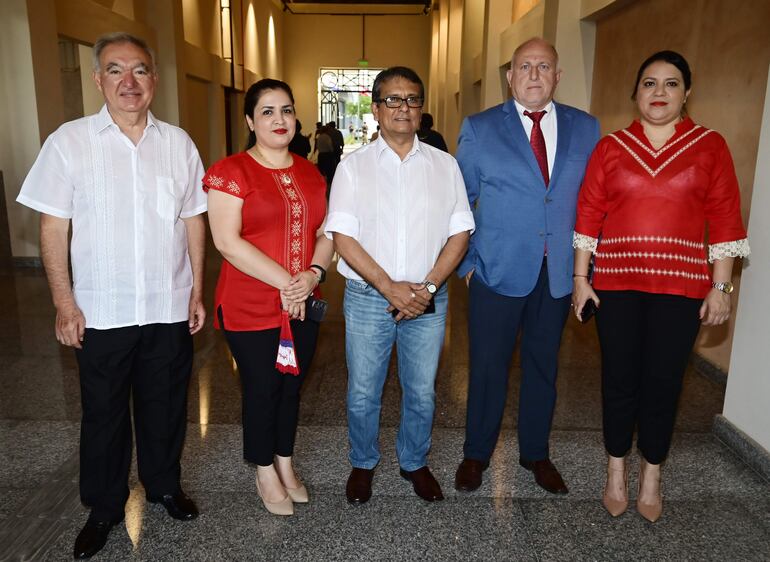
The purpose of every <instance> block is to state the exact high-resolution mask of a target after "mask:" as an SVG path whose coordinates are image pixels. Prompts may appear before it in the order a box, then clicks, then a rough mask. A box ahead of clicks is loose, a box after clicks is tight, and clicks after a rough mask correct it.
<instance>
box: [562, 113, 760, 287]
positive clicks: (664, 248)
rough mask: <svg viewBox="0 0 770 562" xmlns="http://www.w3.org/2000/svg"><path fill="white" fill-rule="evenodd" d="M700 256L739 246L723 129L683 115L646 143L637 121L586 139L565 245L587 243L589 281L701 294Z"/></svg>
mask: <svg viewBox="0 0 770 562" xmlns="http://www.w3.org/2000/svg"><path fill="white" fill-rule="evenodd" d="M706 225H708V240H709V247H708V250H709V251H708V261H714V260H715V259H722V258H725V257H739V256H746V255H748V253H749V246H748V240H747V239H746V230H745V229H744V227H743V222H742V220H741V204H740V191H739V188H738V180H737V179H736V177H735V168H734V167H733V161H732V158H731V157H730V152H729V150H728V148H727V143H726V142H725V140H724V138H722V136H721V135H720V134H719V133H717V132H716V131H712V130H710V129H706V128H704V127H701V126H700V125H697V124H695V123H694V122H693V121H692V120H691V119H689V118H687V119H685V120H683V121H682V122H681V123H679V124H678V125H677V126H676V132H675V133H674V135H673V136H672V137H671V139H669V141H668V142H667V143H666V145H665V146H663V147H662V148H660V149H659V150H655V149H654V148H653V147H652V145H651V144H650V142H649V140H647V137H646V136H645V135H644V130H643V128H642V125H641V123H640V122H639V121H634V122H633V123H632V124H631V125H630V126H629V127H628V128H626V129H623V130H620V131H617V132H615V133H612V134H610V135H607V136H606V137H604V138H603V139H602V140H601V141H599V143H598V144H597V145H596V149H595V150H594V153H593V155H592V156H591V159H590V160H589V163H588V168H587V169H586V175H585V179H584V180H583V185H582V187H581V189H580V195H579V198H578V207H577V220H576V223H575V239H574V246H575V247H576V248H579V249H582V250H588V251H592V252H595V256H594V278H593V282H592V284H593V286H594V288H596V289H604V290H636V291H645V292H650V293H666V294H673V295H683V296H686V297H691V298H698V299H701V298H704V297H705V296H706V294H708V292H709V290H710V289H711V276H710V274H709V269H708V263H707V254H706V245H705V244H704V240H705V233H706Z"/></svg>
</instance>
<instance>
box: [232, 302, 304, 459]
mask: <svg viewBox="0 0 770 562" xmlns="http://www.w3.org/2000/svg"><path fill="white" fill-rule="evenodd" d="M220 314H221V309H220ZM219 318H220V322H221V323H222V324H221V325H223V326H224V325H225V324H224V323H223V322H222V320H223V317H222V316H221V315H220V317H219ZM224 320H226V319H224ZM318 327H319V325H318V323H317V322H313V321H312V320H308V319H305V320H304V321H299V320H292V322H291V331H292V335H293V336H294V350H295V352H296V354H297V363H298V365H299V375H296V376H295V375H292V374H290V373H281V372H280V371H279V370H278V369H276V368H275V359H276V355H277V354H278V340H279V338H280V334H281V330H280V328H272V329H268V330H256V331H248V332H234V331H229V330H227V329H225V330H224V333H225V339H227V345H228V346H229V347H230V351H231V352H232V354H233V357H234V358H235V361H236V363H237V364H238V372H239V373H240V376H241V388H242V406H241V407H242V420H243V458H244V459H245V460H246V461H248V462H251V463H255V464H258V465H260V466H269V465H271V464H273V456H274V455H280V456H282V457H290V456H292V454H293V453H294V439H295V437H296V434H297V421H298V418H299V392H300V388H301V387H302V382H303V381H304V380H305V377H306V376H307V371H308V369H309V368H310V362H311V360H312V359H313V353H315V345H316V340H317V339H318Z"/></svg>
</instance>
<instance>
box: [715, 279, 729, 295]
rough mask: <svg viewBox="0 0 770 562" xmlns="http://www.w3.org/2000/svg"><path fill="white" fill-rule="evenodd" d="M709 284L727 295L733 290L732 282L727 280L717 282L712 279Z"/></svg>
mask: <svg viewBox="0 0 770 562" xmlns="http://www.w3.org/2000/svg"><path fill="white" fill-rule="evenodd" d="M711 286H712V287H713V288H714V289H716V290H717V291H722V292H723V293H725V294H728V295H729V294H730V293H732V292H733V289H734V287H733V284H732V283H730V282H729V281H722V282H720V283H717V282H716V281H714V282H713V283H712V284H711Z"/></svg>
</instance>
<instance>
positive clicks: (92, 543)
mask: <svg viewBox="0 0 770 562" xmlns="http://www.w3.org/2000/svg"><path fill="white" fill-rule="evenodd" d="M118 523H120V521H96V520H95V519H89V520H88V521H86V524H85V526H84V527H83V528H82V529H81V530H80V533H78V538H76V539H75V549H74V551H73V555H74V556H75V559H76V560H84V559H86V558H91V557H92V556H93V555H94V554H96V553H97V552H99V551H100V550H101V549H102V548H104V545H105V544H107V537H108V536H109V535H110V531H111V530H112V528H113V527H114V526H115V525H117V524H118Z"/></svg>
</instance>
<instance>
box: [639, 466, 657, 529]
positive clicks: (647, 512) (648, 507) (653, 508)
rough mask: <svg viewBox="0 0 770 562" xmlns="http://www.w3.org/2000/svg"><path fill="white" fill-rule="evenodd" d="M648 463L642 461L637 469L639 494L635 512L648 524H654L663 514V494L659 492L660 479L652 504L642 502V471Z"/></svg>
mask: <svg viewBox="0 0 770 562" xmlns="http://www.w3.org/2000/svg"><path fill="white" fill-rule="evenodd" d="M648 464H649V463H648V462H647V461H646V460H644V459H642V462H641V465H640V469H639V492H638V493H637V497H636V511H638V512H639V515H641V516H642V517H644V518H645V519H646V520H647V521H649V522H650V523H655V522H656V521H657V520H658V519H660V516H661V515H662V514H663V494H661V492H660V479H658V495H657V498H656V499H655V501H654V502H652V503H644V502H642V483H643V482H644V472H645V471H644V469H645V467H646V466H647V465H648Z"/></svg>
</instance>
